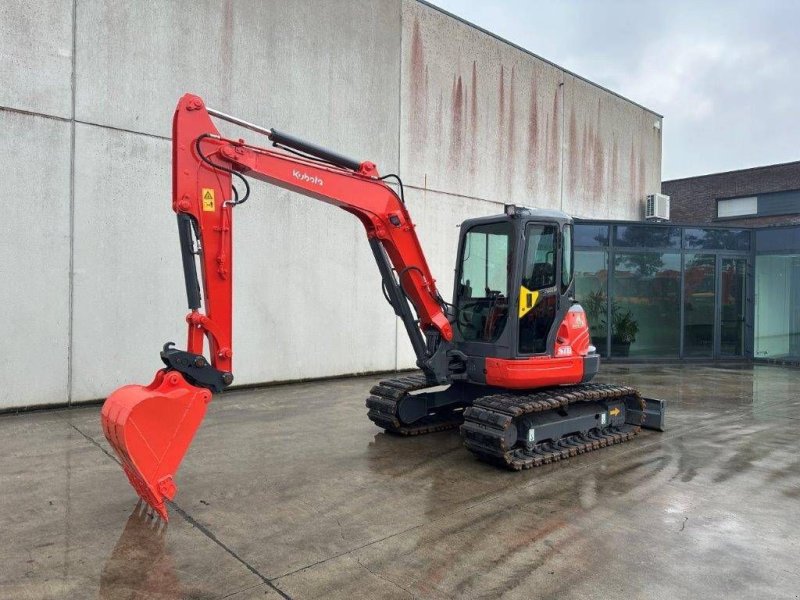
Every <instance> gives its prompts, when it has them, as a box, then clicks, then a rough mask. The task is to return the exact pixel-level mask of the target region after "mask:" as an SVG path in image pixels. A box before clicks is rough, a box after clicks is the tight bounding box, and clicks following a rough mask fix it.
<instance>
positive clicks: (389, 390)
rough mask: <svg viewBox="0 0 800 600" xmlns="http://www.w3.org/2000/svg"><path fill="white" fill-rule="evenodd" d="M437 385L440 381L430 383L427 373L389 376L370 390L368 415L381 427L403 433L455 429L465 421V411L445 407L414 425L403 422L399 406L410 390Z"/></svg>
mask: <svg viewBox="0 0 800 600" xmlns="http://www.w3.org/2000/svg"><path fill="white" fill-rule="evenodd" d="M434 385H436V384H435V383H431V382H429V381H428V380H427V378H426V377H425V375H424V374H419V375H409V376H407V377H396V378H394V379H385V380H383V381H381V382H380V383H378V385H376V386H375V387H373V388H372V389H371V390H370V394H371V395H370V397H369V398H367V408H368V409H369V410H368V412H367V416H368V417H369V418H370V420H371V421H372V422H373V423H375V424H376V425H377V426H378V427H383V428H384V429H385V430H386V431H389V432H391V433H397V434H399V435H421V434H423V433H433V432H434V431H444V430H446V429H455V428H456V427H458V426H459V425H461V423H462V422H463V420H464V413H463V411H457V412H454V411H452V410H447V409H444V410H443V411H442V412H441V413H438V414H435V415H429V416H427V417H424V418H422V419H420V420H419V421H415V422H414V423H412V424H410V425H406V424H404V423H402V422H401V421H400V418H399V417H398V416H397V411H398V406H399V404H400V402H401V401H402V399H403V398H404V397H405V396H406V395H407V394H408V393H409V392H413V391H414V390H419V389H422V388H426V387H431V386H434Z"/></svg>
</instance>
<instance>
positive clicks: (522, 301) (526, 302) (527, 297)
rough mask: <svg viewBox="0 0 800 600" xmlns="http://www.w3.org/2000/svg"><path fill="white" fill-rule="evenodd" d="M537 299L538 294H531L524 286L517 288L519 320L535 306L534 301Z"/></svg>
mask: <svg viewBox="0 0 800 600" xmlns="http://www.w3.org/2000/svg"><path fill="white" fill-rule="evenodd" d="M538 299H539V292H532V291H530V290H529V289H528V288H526V287H525V286H524V285H521V286H519V318H520V319H521V318H522V317H524V316H525V315H526V314H528V312H529V311H530V310H531V309H532V308H533V307H534V306H536V301H537V300H538Z"/></svg>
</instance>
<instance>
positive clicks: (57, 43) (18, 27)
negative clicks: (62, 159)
mask: <svg viewBox="0 0 800 600" xmlns="http://www.w3.org/2000/svg"><path fill="white" fill-rule="evenodd" d="M72 5H73V0H40V1H37V2H26V1H25V0H5V1H4V2H0V82H2V85H0V106H4V107H8V108H16V109H20V110H28V111H32V112H37V113H42V114H46V115H53V116H57V117H64V118H69V117H71V116H72Z"/></svg>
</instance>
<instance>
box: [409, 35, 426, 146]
mask: <svg viewBox="0 0 800 600" xmlns="http://www.w3.org/2000/svg"><path fill="white" fill-rule="evenodd" d="M410 79H411V115H410V119H411V135H412V143H415V144H424V143H425V141H426V127H425V121H426V117H427V114H426V113H427V103H428V67H427V65H426V64H425V50H424V48H423V44H422V33H421V32H420V28H419V20H418V19H414V31H413V33H412V34H411V77H410Z"/></svg>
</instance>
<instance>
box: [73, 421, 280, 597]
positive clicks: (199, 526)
mask: <svg viewBox="0 0 800 600" xmlns="http://www.w3.org/2000/svg"><path fill="white" fill-rule="evenodd" d="M69 426H70V427H72V428H73V429H74V430H75V431H77V432H78V433H79V434H81V435H82V436H83V437H84V438H86V440H87V441H89V442H90V443H91V444H93V445H94V446H95V447H97V448H98V449H99V450H100V451H101V452H102V453H103V454H105V455H106V456H107V457H109V458H110V459H111V460H113V461H114V462H115V463H117V464H121V463H120V462H119V460H118V459H117V457H116V456H114V455H113V454H111V453H110V452H109V451H108V450H106V449H105V448H103V446H102V445H101V444H100V443H99V442H98V441H97V440H95V439H94V438H93V437H92V436H90V435H89V434H87V433H84V432H83V431H81V430H80V429H79V428H78V427H76V426H75V425H74V424H73V423H69ZM167 502H168V504H169V505H170V507H172V509H173V510H174V511H175V512H176V513H178V514H179V515H180V516H181V517H182V518H183V520H184V521H186V522H187V523H188V524H189V525H191V526H192V527H194V528H195V529H197V530H198V531H199V532H200V533H202V534H203V535H204V536H206V537H207V538H208V539H209V540H211V541H212V542H214V543H215V544H216V545H217V546H219V547H220V548H222V549H223V550H224V551H225V552H227V553H228V554H230V555H231V556H232V557H233V558H235V559H236V560H237V561H238V562H239V563H241V564H242V565H243V566H244V567H245V568H246V569H247V570H248V571H250V572H251V573H253V575H255V576H256V577H258V578H259V579H260V580H261V581H262V582H263V583H265V584H266V585H267V586H269V587H270V588H271V589H272V590H273V591H275V592H276V593H277V594H279V595H280V596H281V597H282V598H285V599H286V600H292V597H291V596H289V595H288V594H287V593H286V592H284V591H283V590H282V589H280V588H279V587H278V586H276V585H275V584H274V583H272V580H271V579H270V578H269V577H267V576H266V575H264V574H262V573H261V572H260V571H259V570H258V569H256V568H255V567H254V566H252V565H251V564H250V563H248V562H247V561H246V560H244V559H243V558H242V557H241V556H239V555H238V554H237V553H236V552H235V551H234V550H233V549H232V548H230V547H229V546H228V545H227V544H225V542H223V541H222V540H220V539H219V538H218V537H217V536H216V535H214V533H213V532H212V531H211V530H210V529H208V528H207V527H206V526H205V525H202V524H201V523H199V522H198V521H197V520H195V519H194V517H192V516H191V515H190V514H189V513H188V512H187V511H185V510H184V509H183V508H181V507H180V505H178V504H177V503H175V502H172V501H171V500H167ZM258 585H261V584H258ZM252 587H257V586H252ZM243 589H248V588H242V590H243ZM242 590H237V591H236V592H235V593H238V592H241V591H242ZM223 597H224V596H223Z"/></svg>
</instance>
